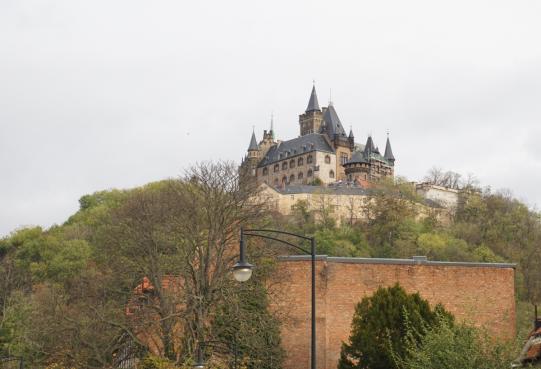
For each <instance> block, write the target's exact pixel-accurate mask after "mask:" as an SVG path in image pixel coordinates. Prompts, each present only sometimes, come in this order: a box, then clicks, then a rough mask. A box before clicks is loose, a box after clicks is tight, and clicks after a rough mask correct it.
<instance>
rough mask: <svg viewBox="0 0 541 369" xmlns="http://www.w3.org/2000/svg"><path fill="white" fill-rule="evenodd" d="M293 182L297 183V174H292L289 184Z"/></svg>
mask: <svg viewBox="0 0 541 369" xmlns="http://www.w3.org/2000/svg"><path fill="white" fill-rule="evenodd" d="M291 182H295V174H292V175H291V176H289V183H291Z"/></svg>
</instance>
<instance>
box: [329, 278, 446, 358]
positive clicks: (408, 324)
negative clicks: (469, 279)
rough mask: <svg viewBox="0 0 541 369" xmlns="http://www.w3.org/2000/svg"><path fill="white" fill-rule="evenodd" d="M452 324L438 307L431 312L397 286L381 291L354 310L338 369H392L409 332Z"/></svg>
mask: <svg viewBox="0 0 541 369" xmlns="http://www.w3.org/2000/svg"><path fill="white" fill-rule="evenodd" d="M438 315H442V316H444V317H445V319H447V320H449V321H452V317H451V315H450V314H449V313H447V312H446V311H445V310H444V308H443V307H442V306H441V305H437V306H436V307H435V308H434V309H431V308H430V305H429V304H428V302H427V301H426V300H423V299H422V298H421V296H420V295H419V294H418V293H415V294H408V293H406V291H404V289H403V288H402V287H400V286H399V285H398V284H396V285H394V286H393V287H387V288H382V287H380V288H379V289H378V290H377V291H376V292H375V293H374V295H372V296H370V297H365V298H363V299H362V301H361V302H360V303H359V304H357V306H356V307H355V313H354V315H353V321H352V324H351V334H350V337H349V342H348V343H343V345H342V350H341V355H340V361H339V363H338V369H394V368H397V365H396V361H395V359H394V357H395V356H398V357H399V358H404V357H405V356H406V354H407V351H406V349H405V347H404V339H405V337H406V334H407V332H408V329H410V328H412V329H415V330H416V331H419V332H420V331H421V330H422V329H423V328H424V327H425V326H429V327H430V326H432V325H434V324H436V323H437V322H438Z"/></svg>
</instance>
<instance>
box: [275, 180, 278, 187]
mask: <svg viewBox="0 0 541 369" xmlns="http://www.w3.org/2000/svg"><path fill="white" fill-rule="evenodd" d="M274 185H275V186H278V178H274Z"/></svg>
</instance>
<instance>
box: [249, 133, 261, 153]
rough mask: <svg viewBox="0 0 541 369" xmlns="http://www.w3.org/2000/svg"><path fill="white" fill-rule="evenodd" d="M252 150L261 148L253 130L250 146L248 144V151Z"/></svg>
mask: <svg viewBox="0 0 541 369" xmlns="http://www.w3.org/2000/svg"><path fill="white" fill-rule="evenodd" d="M252 150H259V146H257V140H256V138H255V132H252V139H251V140H250V146H248V151H252Z"/></svg>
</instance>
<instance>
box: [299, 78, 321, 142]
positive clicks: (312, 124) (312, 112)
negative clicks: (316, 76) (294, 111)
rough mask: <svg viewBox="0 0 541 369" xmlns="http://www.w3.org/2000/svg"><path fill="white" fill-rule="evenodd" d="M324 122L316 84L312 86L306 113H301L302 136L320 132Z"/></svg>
mask: <svg viewBox="0 0 541 369" xmlns="http://www.w3.org/2000/svg"><path fill="white" fill-rule="evenodd" d="M322 122H323V112H322V111H321V109H320V108H319V102H318V100H317V93H316V86H315V85H314V86H313V87H312V93H311V94H310V100H309V101H308V106H307V107H306V111H305V112H304V114H301V115H299V125H300V128H301V136H304V135H307V134H310V133H319V130H320V128H321V123H322Z"/></svg>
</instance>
